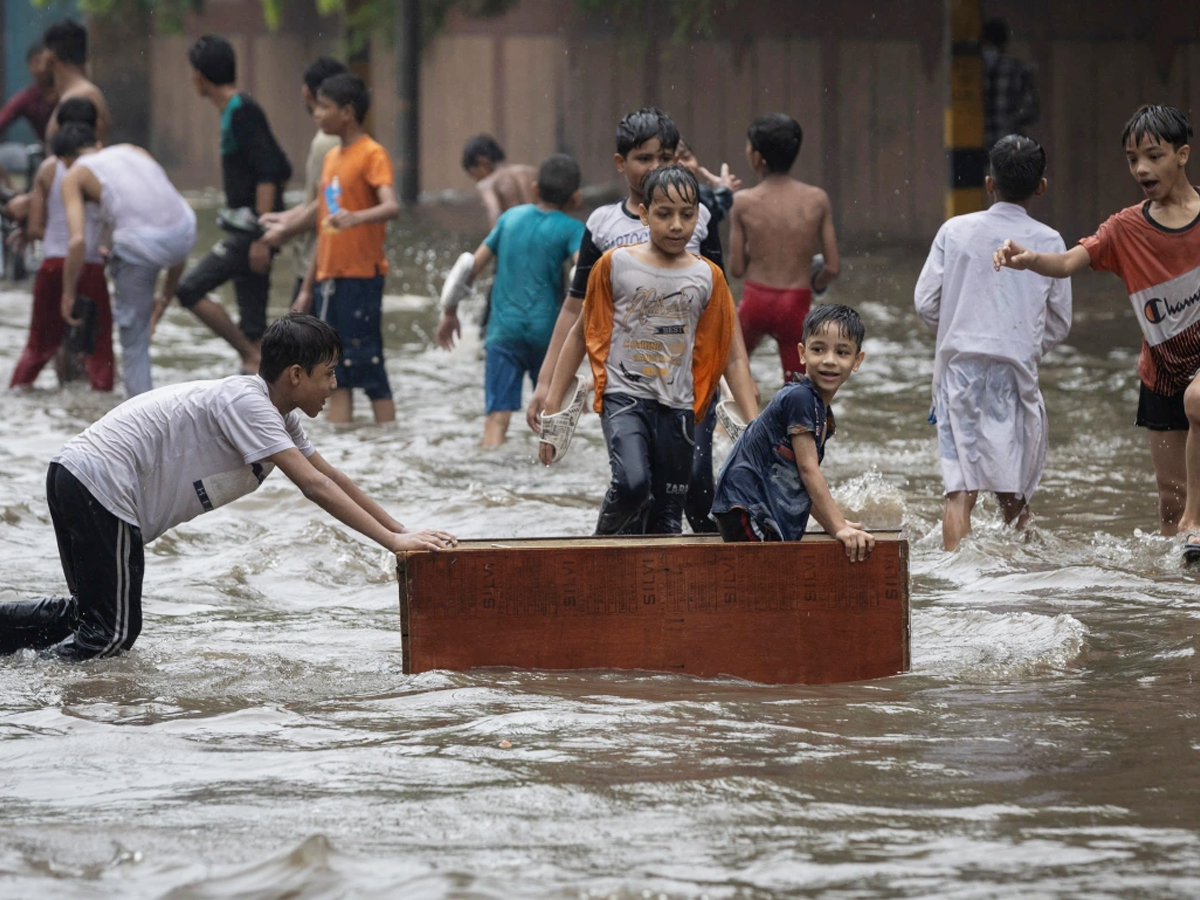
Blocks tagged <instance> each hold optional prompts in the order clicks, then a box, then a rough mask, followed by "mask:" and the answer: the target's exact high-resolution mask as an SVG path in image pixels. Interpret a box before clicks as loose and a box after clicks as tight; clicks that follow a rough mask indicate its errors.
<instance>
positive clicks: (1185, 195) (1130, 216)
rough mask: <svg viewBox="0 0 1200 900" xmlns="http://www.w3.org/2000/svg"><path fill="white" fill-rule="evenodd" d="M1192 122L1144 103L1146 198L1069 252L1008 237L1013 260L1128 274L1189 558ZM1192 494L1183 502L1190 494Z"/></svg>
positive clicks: (1196, 237) (1067, 271)
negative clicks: (1026, 245) (1050, 250)
mask: <svg viewBox="0 0 1200 900" xmlns="http://www.w3.org/2000/svg"><path fill="white" fill-rule="evenodd" d="M1191 136H1192V126H1191V124H1190V123H1189V122H1188V120H1187V116H1185V115H1184V114H1183V113H1181V112H1180V111H1179V110H1177V109H1173V108H1172V107H1169V106H1143V107H1142V108H1141V109H1139V110H1138V111H1137V112H1135V113H1134V114H1133V117H1132V118H1131V119H1130V120H1129V121H1128V122H1127V123H1125V130H1124V131H1123V132H1122V134H1121V144H1122V146H1124V148H1125V158H1126V160H1127V161H1128V163H1129V172H1130V174H1131V175H1133V177H1134V179H1135V180H1136V181H1137V183H1138V185H1139V186H1140V187H1141V188H1142V191H1143V192H1144V193H1145V195H1146V200H1145V202H1144V203H1139V204H1137V205H1136V206H1130V207H1128V208H1127V209H1123V210H1121V211H1120V212H1119V213H1117V214H1116V215H1114V216H1110V217H1109V218H1108V219H1107V220H1106V221H1105V222H1103V223H1102V224H1101V225H1100V228H1099V229H1097V231H1096V233H1095V234H1094V235H1092V236H1091V237H1086V238H1084V239H1083V240H1082V241H1080V242H1079V244H1078V245H1076V246H1075V247H1072V248H1071V249H1070V250H1068V251H1066V252H1065V253H1035V252H1034V251H1032V250H1026V249H1025V248H1024V247H1022V246H1020V245H1018V244H1015V243H1013V241H1011V240H1007V241H1005V242H1004V244H1003V245H1001V247H1000V249H998V250H997V251H996V252H995V255H994V258H993V262H994V263H995V266H996V271H999V270H1000V269H1001V268H1002V267H1004V266H1007V267H1009V268H1012V269H1029V270H1030V271H1032V272H1036V273H1037V274H1039V275H1046V276H1049V277H1051V278H1070V277H1071V276H1072V275H1073V274H1075V273H1076V272H1078V271H1080V270H1081V269H1083V268H1084V267H1085V266H1088V265H1090V266H1091V267H1092V268H1093V269H1095V270H1097V271H1107V272H1113V273H1114V274H1116V275H1117V276H1119V277H1120V279H1121V280H1122V281H1123V282H1124V283H1125V290H1126V291H1127V292H1128V293H1129V299H1130V301H1131V302H1132V303H1133V308H1134V312H1135V313H1136V314H1137V320H1138V325H1139V326H1141V329H1142V353H1141V356H1140V358H1139V359H1138V375H1139V376H1140V377H1141V381H1142V387H1141V397H1140V399H1139V401H1138V414H1137V424H1138V425H1139V426H1140V427H1142V428H1145V429H1146V430H1147V437H1149V439H1150V459H1151V460H1152V461H1153V463H1154V475H1155V479H1156V480H1157V482H1158V515H1159V524H1160V527H1161V530H1162V533H1163V534H1167V535H1170V534H1175V533H1177V532H1178V533H1182V534H1183V536H1184V537H1183V547H1182V551H1183V560H1184V562H1187V563H1192V562H1197V561H1200V378H1197V372H1198V370H1200V193H1197V192H1196V189H1195V188H1194V187H1193V186H1192V184H1191V182H1189V181H1188V178H1187V172H1186V170H1185V166H1186V165H1187V160H1188V154H1189V153H1190V150H1191V148H1190V147H1189V146H1188V141H1189V139H1190V138H1191ZM1181 501H1182V502H1181Z"/></svg>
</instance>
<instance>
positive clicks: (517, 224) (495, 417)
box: [437, 153, 584, 447]
mask: <svg viewBox="0 0 1200 900" xmlns="http://www.w3.org/2000/svg"><path fill="white" fill-rule="evenodd" d="M579 182H580V174H579V165H578V164H577V163H576V162H575V160H574V159H572V158H571V157H570V156H567V155H566V154H565V153H556V154H554V155H553V156H551V157H549V158H548V159H546V160H545V162H543V163H542V164H541V166H540V167H539V168H538V177H537V200H536V202H534V203H526V204H524V205H522V206H514V207H513V208H512V209H509V210H507V211H506V212H505V213H504V214H503V215H501V216H500V218H499V219H498V220H497V221H496V226H495V227H494V228H493V229H492V233H491V234H489V235H488V236H487V239H486V240H484V242H483V243H482V244H480V245H479V249H478V250H476V251H475V261H474V264H473V266H472V268H471V274H470V277H469V278H468V282H469V283H470V282H474V281H475V279H476V278H477V277H478V276H479V273H480V272H481V271H482V270H483V267H484V266H486V265H487V264H488V263H489V262H490V261H491V260H492V259H493V258H494V259H495V260H496V280H495V282H494V283H493V284H492V294H491V314H490V316H489V318H488V327H487V344H486V352H487V361H486V363H485V373H484V395H485V398H484V409H485V412H486V415H487V418H486V420H485V421H484V426H483V442H482V446H484V447H498V446H500V445H501V444H503V443H504V439H505V436H506V435H507V433H508V423H509V420H510V419H511V418H512V413H513V410H517V409H521V408H522V404H521V387H522V384H523V383H524V379H525V375H526V373H528V374H529V376H530V379H531V380H532V381H533V383H534V384H535V385H536V384H537V379H538V372H539V371H540V369H541V367H542V360H543V359H544V358H545V356H546V348H547V347H549V345H550V338H551V336H552V335H553V333H554V324H555V322H556V321H557V320H558V311H559V306H561V304H562V295H563V291H562V284H563V264H564V263H565V262H567V261H568V260H569V261H571V262H572V263H573V262H574V261H575V260H576V258H577V257H578V255H579V244H580V242H581V241H582V240H583V231H584V226H583V223H582V222H579V221H577V220H576V219H572V218H571V217H570V216H568V215H567V211H568V210H571V209H573V208H575V207H576V206H578V205H579V201H580V194H579ZM450 303H451V304H456V301H454V300H451V301H450ZM461 334H462V326H461V324H460V323H459V320H458V315H457V306H456V305H448V306H447V307H446V309H444V310H443V311H442V318H441V321H440V322H439V323H438V329H437V343H438V346H439V347H442V348H443V349H446V350H449V349H450V348H451V347H453V346H454V338H455V337H456V336H459V335H461Z"/></svg>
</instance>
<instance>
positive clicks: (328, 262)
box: [317, 134, 392, 281]
mask: <svg viewBox="0 0 1200 900" xmlns="http://www.w3.org/2000/svg"><path fill="white" fill-rule="evenodd" d="M334 177H336V178H337V180H338V184H339V185H340V186H341V188H342V196H341V199H340V201H339V203H340V205H341V208H342V209H348V210H350V211H351V212H357V211H358V210H360V209H370V208H371V207H372V206H376V205H378V203H379V198H378V195H377V194H376V193H375V192H376V189H377V188H380V187H382V186H384V185H390V184H392V161H391V159H390V158H388V155H387V151H386V150H384V149H383V147H381V146H380V145H379V143H378V142H377V141H375V140H374V139H373V138H371V137H370V136H369V135H365V134H364V135H363V136H362V137H361V138H359V139H358V140H357V141H355V142H354V143H353V144H351V145H350V146H349V147H341V146H339V147H334V148H333V149H332V150H330V151H329V152H328V153H326V154H325V163H324V165H322V166H321V189H320V191H319V192H318V193H317V199H318V200H319V201H320V204H321V207H320V210H319V214H318V216H317V223H318V224H317V280H318V281H324V280H325V279H326V278H374V277H375V276H376V275H383V274H384V273H385V272H387V270H388V264H387V256H386V255H385V254H384V251H383V242H384V238H385V237H387V222H373V223H371V224H370V225H356V226H355V227H353V228H346V229H344V230H342V231H337V230H335V229H334V228H332V227H330V225H329V209H328V207H327V206H326V204H325V189H326V188H327V187H329V185H330V184H331V183H332V182H333V179H334Z"/></svg>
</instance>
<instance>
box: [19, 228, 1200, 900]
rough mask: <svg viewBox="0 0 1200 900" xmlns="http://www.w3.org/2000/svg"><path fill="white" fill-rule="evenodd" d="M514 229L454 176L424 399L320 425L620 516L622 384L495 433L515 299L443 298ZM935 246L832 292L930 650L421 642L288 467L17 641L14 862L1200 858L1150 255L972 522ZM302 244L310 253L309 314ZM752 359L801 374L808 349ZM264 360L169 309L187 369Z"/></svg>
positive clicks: (1142, 866)
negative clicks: (494, 366) (108, 622)
mask: <svg viewBox="0 0 1200 900" xmlns="http://www.w3.org/2000/svg"><path fill="white" fill-rule="evenodd" d="M201 218H202V219H205V220H206V221H207V219H208V218H210V215H208V214H205V213H202V214H201ZM482 235H483V229H482V225H481V223H480V220H479V218H478V217H475V216H470V217H467V218H466V224H465V225H464V224H459V223H458V222H457V221H454V220H451V219H450V218H448V214H446V213H443V212H438V211H436V210H434V211H430V210H424V211H422V212H421V214H420V215H419V217H414V216H412V215H411V214H410V215H408V216H406V217H405V218H404V219H402V220H401V222H400V223H399V227H396V228H393V241H392V255H393V261H394V264H395V269H396V271H395V272H394V273H393V275H392V277H391V278H390V279H389V283H388V288H387V292H388V295H389V296H388V298H387V301H386V311H385V319H384V321H385V325H384V328H385V338H386V341H387V349H388V353H389V359H388V369H389V373H390V375H391V378H392V383H393V387H394V390H395V393H396V405H397V410H398V414H399V424H398V426H397V427H395V428H394V429H385V428H380V427H376V426H375V425H373V424H371V423H370V422H369V421H368V419H369V411H368V409H367V405H366V403H365V401H364V400H363V398H361V397H360V398H359V400H358V404H357V407H358V408H357V415H358V417H359V422H358V423H357V424H355V425H354V426H351V427H348V428H341V429H339V428H333V427H331V426H330V425H328V424H327V423H326V422H324V421H323V420H317V421H313V422H311V423H310V424H309V425H308V430H309V434H310V436H311V437H312V438H313V440H314V443H315V444H316V445H317V447H318V448H319V449H320V450H321V452H322V453H323V454H324V455H325V456H326V457H327V458H328V459H330V460H331V461H332V462H333V463H334V464H335V465H337V466H339V467H341V468H343V469H344V470H345V471H347V472H348V473H349V474H350V475H351V476H352V477H353V478H355V479H356V480H358V481H359V483H360V484H362V485H364V486H365V487H366V489H367V490H368V491H369V492H370V493H371V494H372V495H373V496H375V497H377V498H379V499H380V500H381V501H383V502H384V504H385V505H386V506H388V507H389V509H391V510H393V511H394V512H396V513H397V515H398V517H399V518H400V519H401V521H403V522H405V523H406V524H412V525H435V526H438V527H441V528H445V529H449V530H451V531H453V532H455V533H457V534H458V535H459V536H461V537H471V538H477V537H478V538H497V537H513V536H522V537H525V536H539V535H582V534H587V533H589V532H590V531H591V529H592V527H593V526H594V524H595V516H596V511H597V509H598V506H599V502H600V498H601V495H602V493H603V491H604V489H605V486H606V483H607V477H608V466H607V458H606V454H605V452H604V444H603V440H602V438H601V436H600V428H599V424H598V421H597V418H596V417H595V416H594V415H590V414H589V415H588V416H587V417H585V418H584V420H583V422H582V424H581V425H580V430H579V434H578V436H577V438H576V442H575V443H574V444H573V445H572V449H571V453H570V455H569V456H568V457H567V459H566V460H565V461H564V462H563V464H561V465H559V466H556V467H555V468H553V469H545V468H543V467H541V466H540V465H537V464H536V463H535V454H536V442H535V439H534V437H533V435H532V434H531V433H530V432H529V431H528V430H527V429H526V428H525V426H524V425H523V423H520V422H518V421H514V423H513V428H512V431H511V438H512V439H511V440H510V441H509V443H508V444H507V445H506V446H505V447H504V448H502V449H501V450H499V451H498V452H493V453H484V452H481V451H479V450H478V449H476V443H477V441H478V438H479V435H480V433H481V431H482V428H483V389H482V381H483V362H482V361H481V359H480V358H479V341H478V336H477V334H476V332H475V330H474V329H473V328H469V329H468V334H467V335H466V339H465V340H464V342H463V344H462V345H461V346H460V347H459V348H458V349H456V350H455V351H454V352H452V353H449V354H447V353H444V352H442V351H439V350H438V349H437V348H436V347H434V346H432V342H431V338H432V334H433V330H434V326H435V323H436V321H437V312H436V309H435V306H434V303H433V300H432V299H431V298H432V296H433V295H434V293H435V292H436V289H437V288H438V287H440V284H441V278H442V275H443V274H444V272H445V271H446V269H447V268H448V267H449V265H450V263H451V262H452V261H453V259H454V256H455V255H456V254H457V253H458V252H461V250H462V249H467V248H472V247H474V246H475V243H476V242H477V241H478V240H479V239H480V237H482ZM209 239H211V235H210V236H209ZM198 249H199V250H204V249H206V245H205V244H201V245H200V247H199V248H198ZM851 249H852V248H851ZM923 254H924V248H920V247H917V248H900V247H893V248H883V249H878V250H873V251H871V252H869V253H868V252H851V254H850V255H849V257H848V259H847V260H846V261H845V264H844V266H845V269H844V275H843V277H842V279H841V280H840V281H839V282H838V283H837V284H836V285H835V287H834V290H833V291H832V292H831V299H834V298H836V300H838V301H839V302H846V303H851V304H853V305H854V306H856V307H857V308H858V309H859V310H860V312H861V313H862V315H863V318H864V319H865V321H866V325H867V334H868V337H867V342H866V345H865V350H866V354H867V356H866V362H865V364H864V365H863V368H862V371H861V373H860V374H858V375H856V376H854V377H853V378H852V379H851V380H850V382H849V383H848V386H847V387H846V388H845V390H844V392H843V393H841V394H839V395H838V398H837V400H836V401H835V408H836V410H837V415H838V433H837V436H836V438H834V439H833V440H832V441H831V442H830V444H829V448H828V452H827V455H826V458H825V465H824V469H825V471H826V473H827V475H828V477H829V479H830V481H831V482H832V484H833V485H834V488H835V492H836V495H837V497H838V499H839V500H840V501H841V502H842V503H843V504H845V505H846V506H848V507H849V508H851V509H853V510H855V511H856V512H857V513H858V514H859V515H861V516H862V521H863V522H864V523H866V524H867V525H868V526H872V527H876V528H884V527H902V528H903V529H904V530H905V531H906V533H907V536H908V538H909V539H910V541H911V542H912V559H911V565H912V641H913V646H912V659H913V662H912V672H911V674H907V675H903V676H898V677H894V678H888V679H884V680H880V681H874V682H865V683H858V684H846V685H837V686H826V687H764V686H759V685H754V684H749V683H746V682H741V681H737V680H733V679H724V680H722V679H715V680H698V679H691V678H685V677H679V676H666V675H657V674H647V673H628V672H615V671H613V672H586V673H545V672H521V671H487V672H482V673H474V674H456V673H448V672H433V673H428V674H423V675H419V676H405V675H403V674H402V673H401V657H400V630H399V616H398V612H397V588H396V583H395V579H394V572H393V563H392V561H391V560H389V558H388V555H387V553H385V552H384V551H382V550H380V549H379V548H377V547H374V546H372V545H369V544H367V543H365V542H364V541H363V540H361V539H359V538H358V537H357V536H354V535H353V534H351V533H348V532H347V531H346V530H345V529H344V528H342V527H341V526H340V525H338V524H336V523H335V522H334V521H333V520H331V519H330V518H329V517H327V516H326V515H325V514H324V513H323V512H321V511H320V510H319V509H318V508H317V507H316V506H314V505H312V504H311V503H308V502H307V501H305V500H304V499H303V497H301V496H300V494H299V492H298V491H297V490H296V489H295V488H294V487H293V486H292V484H291V483H290V482H288V481H287V479H286V478H284V477H283V476H282V475H280V474H279V473H276V474H275V475H274V476H272V477H271V478H270V479H269V480H268V481H267V482H266V483H265V484H264V485H263V486H262V488H261V489H260V490H259V491H258V492H257V493H255V494H253V495H251V496H250V497H247V498H245V499H242V500H240V501H238V502H236V503H234V504H232V505H230V506H227V507H225V508H222V509H220V510H218V511H217V512H215V513H213V514H211V515H204V516H201V517H199V518H197V519H195V520H193V521H192V522H190V523H187V524H186V525H184V526H182V527H180V528H177V529H175V530H174V531H172V532H170V533H168V534H167V535H166V536H165V537H163V538H162V539H160V540H159V541H157V542H155V543H154V544H152V545H150V546H149V547H147V550H146V578H145V592H144V597H145V599H144V612H145V627H144V629H143V632H142V636H141V638H140V640H139V642H138V644H137V647H136V648H135V650H134V651H133V652H131V653H129V654H127V655H125V656H123V657H120V658H117V659H108V660H102V661H97V662H91V663H86V664H82V665H63V664H60V663H54V662H48V661H45V660H42V659H39V658H37V657H36V656H34V655H33V654H28V653H26V654H18V655H16V656H13V657H5V658H0V896H2V897H6V898H7V897H19V898H43V897H67V898H98V897H121V898H160V897H162V898H171V900H184V898H189V900H199V898H214V900H215V898H256V900H265V898H284V897H288V898H330V900H332V898H370V897H403V898H417V900H423V898H600V897H615V898H627V900H640V898H660V897H664V898H699V897H708V898H713V900H717V898H739V900H742V898H745V900H750V898H776V897H779V898H782V897H822V898H867V897H888V898H891V897H922V898H926V897H928V898H964V900H965V898H971V900H975V898H1022V900H1027V898H1046V897H1052V898H1110V897H1111V898H1130V897H1139V898H1141V897H1154V898H1158V897H1179V898H1194V897H1196V896H1200V720H1198V718H1197V716H1198V714H1200V687H1198V686H1197V685H1196V684H1194V683H1193V681H1194V676H1196V675H1197V673H1198V672H1200V665H1198V662H1197V658H1196V646H1197V634H1198V633H1200V619H1198V616H1200V575H1196V574H1192V575H1188V574H1186V573H1184V572H1182V571H1181V570H1180V569H1179V568H1178V567H1177V565H1176V562H1175V558H1176V552H1175V545H1174V543H1173V542H1172V541H1170V540H1168V539H1165V538H1161V537H1159V536H1157V534H1156V527H1157V526H1156V502H1155V498H1154V493H1153V479H1152V476H1151V471H1150V461H1149V454H1148V451H1147V449H1146V445H1145V436H1144V435H1143V434H1142V433H1140V432H1139V431H1138V430H1137V429H1135V428H1134V426H1133V418H1134V412H1135V408H1136V404H1137V377H1136V374H1135V363H1136V356H1137V349H1138V334H1137V326H1136V324H1135V322H1134V320H1133V316H1132V311H1131V310H1130V309H1128V308H1127V307H1128V301H1127V300H1126V299H1125V298H1124V297H1123V296H1122V293H1121V290H1120V285H1119V284H1118V283H1117V282H1116V281H1115V279H1109V278H1104V277H1100V276H1092V275H1088V276H1084V277H1081V278H1078V279H1077V280H1076V283H1075V297H1076V318H1075V324H1074V328H1073V330H1072V333H1071V336H1070V337H1069V338H1068V340H1067V343H1066V345H1065V346H1063V347H1061V348H1059V349H1058V350H1056V351H1055V352H1054V353H1053V354H1051V355H1050V356H1049V357H1048V358H1047V359H1046V360H1045V362H1044V365H1043V368H1042V387H1043V391H1044V393H1045V396H1046V402H1047V406H1048V409H1049V418H1050V430H1051V446H1050V457H1049V463H1048V466H1047V470H1046V476H1045V479H1044V481H1043V482H1042V486H1041V488H1040V490H1039V492H1038V493H1037V495H1036V497H1035V502H1034V509H1035V515H1034V525H1033V529H1032V530H1031V532H1030V533H1029V534H1028V535H1027V536H1018V535H1014V534H1013V533H1012V532H1010V531H1006V530H1004V529H1003V528H1001V526H1000V520H999V515H998V512H997V509H996V506H995V504H994V502H992V501H987V502H984V503H983V504H982V509H981V510H980V511H979V512H977V515H976V532H975V534H974V536H973V537H972V538H971V539H970V540H969V541H968V542H967V543H966V544H965V545H964V547H963V548H962V549H961V550H960V552H958V553H955V554H947V553H945V552H943V551H942V550H941V548H940V511H941V502H940V497H939V491H940V484H941V482H940V476H939V472H938V466H937V458H936V454H935V442H934V432H933V428H931V427H930V426H929V425H928V424H927V423H926V421H925V418H926V414H927V412H928V408H929V378H930V373H931V371H932V351H933V341H932V338H931V336H930V335H929V334H928V333H927V332H926V330H925V329H924V327H923V326H922V325H921V323H920V322H919V321H918V319H917V317H916V315H915V314H914V312H913V311H912V286H913V283H914V282H915V280H916V276H917V273H918V271H919V269H920V265H921V262H922V260H923ZM290 280H291V271H290V269H288V268H287V267H286V265H281V266H279V267H278V270H277V273H276V287H277V289H276V291H275V295H274V300H273V306H274V307H277V308H276V309H274V310H273V312H276V313H277V312H282V310H283V308H284V306H285V303H286V298H287V297H288V296H290V293H289V286H290ZM28 311H29V295H28V285H27V284H26V285H20V286H17V287H12V286H7V285H6V286H3V291H2V292H0V359H2V360H3V361H4V362H3V364H2V365H0V369H3V372H2V377H3V378H4V379H5V380H6V381H7V378H8V376H9V373H10V372H11V368H12V364H13V362H14V361H15V359H16V356H17V354H18V353H19V351H20V348H21V346H22V344H23V342H24V337H25V328H26V326H27V322H28ZM753 368H754V372H755V375H756V377H757V378H758V379H759V381H760V383H761V384H762V385H763V388H764V393H765V394H768V395H769V394H770V393H771V392H773V391H774V390H775V389H776V388H777V387H778V379H779V374H778V373H779V364H778V361H777V358H776V357H775V355H774V348H773V347H771V346H767V347H763V348H760V350H759V352H758V353H757V354H756V355H755V357H754V360H753ZM235 369H236V360H235V358H234V356H233V355H232V353H231V352H230V351H229V350H228V349H227V348H226V347H225V346H224V345H223V344H222V343H221V342H220V341H219V340H217V339H216V338H214V337H212V336H211V335H209V334H208V333H207V332H206V331H205V330H204V329H203V327H202V326H200V325H199V324H198V323H197V321H196V320H194V319H193V318H192V317H191V316H190V315H189V314H188V313H187V312H185V311H183V310H180V309H178V308H177V307H176V308H174V309H172V310H171V311H170V312H169V313H168V315H167V318H166V319H165V321H164V323H163V325H162V326H161V328H160V329H159V333H158V335H157V336H156V339H155V345H154V376H155V379H156V382H157V383H158V384H166V383H171V382H179V381H184V380H188V379H194V378H215V377H222V376H225V375H229V374H233V373H234V372H235ZM38 386H39V389H38V390H35V391H33V392H32V393H28V394H13V393H9V392H0V599H13V598H16V597H26V596H35V595H41V594H46V593H50V592H60V591H61V590H62V587H63V577H62V573H61V570H60V568H59V562H58V556H57V552H56V549H55V543H54V535H53V531H52V528H51V525H50V519H49V514H48V512H47V510H46V506H45V488H44V480H45V471H46V465H47V463H48V461H49V459H50V457H51V456H52V455H53V453H54V452H55V451H56V450H57V449H58V447H59V446H61V444H62V443H63V442H64V441H65V440H66V439H67V438H69V437H70V436H72V435H73V434H75V433H76V432H78V431H79V430H81V429H82V428H84V427H85V426H86V425H88V424H89V423H90V422H91V421H93V420H94V419H96V418H97V417H99V416H100V415H101V414H103V413H104V412H105V411H106V410H107V409H109V408H110V407H111V406H112V405H113V404H114V403H115V402H116V400H115V398H112V397H107V396H101V395H94V394H91V393H89V392H88V391H87V390H86V389H84V388H81V387H72V388H70V389H68V390H66V391H59V390H57V389H56V387H55V379H54V376H53V374H52V373H50V372H47V373H44V374H43V376H42V378H41V380H40V381H39V382H38ZM727 450H728V443H727V442H726V441H725V440H724V438H723V437H720V436H718V438H717V455H718V457H719V458H720V457H723V456H724V454H725V452H726V451H727ZM502 742H508V743H510V744H511V747H502V746H501V745H502Z"/></svg>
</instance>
